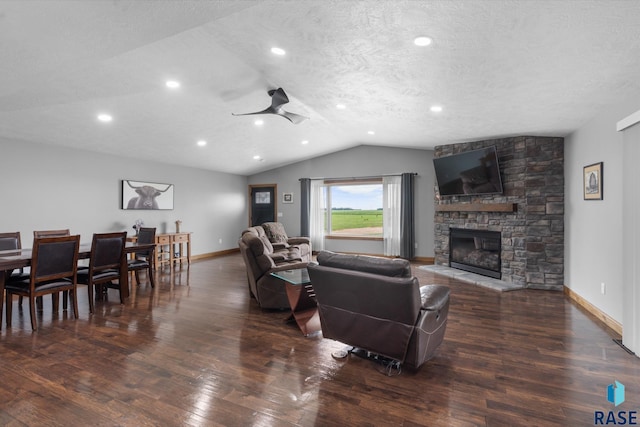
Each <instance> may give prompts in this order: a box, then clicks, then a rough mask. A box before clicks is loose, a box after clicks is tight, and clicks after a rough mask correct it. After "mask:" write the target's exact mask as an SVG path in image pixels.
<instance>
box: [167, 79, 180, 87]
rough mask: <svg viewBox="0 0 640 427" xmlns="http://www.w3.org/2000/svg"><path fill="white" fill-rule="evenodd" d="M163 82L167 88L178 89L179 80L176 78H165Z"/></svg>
mask: <svg viewBox="0 0 640 427" xmlns="http://www.w3.org/2000/svg"><path fill="white" fill-rule="evenodd" d="M165 84H166V85H167V87H168V88H169V89H178V88H179V87H180V82H179V81H176V80H167V82H166V83H165Z"/></svg>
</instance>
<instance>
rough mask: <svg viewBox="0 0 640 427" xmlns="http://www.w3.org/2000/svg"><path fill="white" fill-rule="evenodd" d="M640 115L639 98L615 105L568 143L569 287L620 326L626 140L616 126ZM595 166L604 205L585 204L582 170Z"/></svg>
mask: <svg viewBox="0 0 640 427" xmlns="http://www.w3.org/2000/svg"><path fill="white" fill-rule="evenodd" d="M638 109H640V102H638V98H637V97H632V98H630V99H628V100H626V101H620V102H619V103H617V104H614V105H611V106H609V107H608V108H607V109H606V110H603V111H602V112H601V113H599V114H598V115H596V116H595V117H594V118H593V119H591V120H590V121H588V122H587V123H585V124H584V125H583V126H582V127H581V128H580V129H578V130H577V131H575V132H573V133H572V134H571V135H569V136H568V137H567V138H566V143H565V159H566V165H565V195H566V204H565V212H566V232H565V239H566V242H567V244H566V246H565V260H566V274H565V286H566V287H567V288H569V289H571V292H572V293H574V294H577V295H579V297H580V298H582V299H584V300H586V301H587V302H588V303H590V304H592V305H593V306H594V307H596V308H597V309H598V310H601V311H602V312H603V313H604V314H605V315H606V316H608V317H610V318H611V319H613V320H614V321H615V322H618V323H619V324H622V321H623V318H622V315H623V313H622V310H623V301H624V293H623V275H622V267H623V265H622V260H623V252H622V250H623V246H622V236H623V233H624V230H623V227H622V215H623V211H622V209H623V198H624V197H625V194H624V193H623V190H622V189H623V136H622V133H620V132H616V123H617V122H618V121H619V120H621V119H623V118H625V117H627V116H628V115H629V114H631V113H633V112H635V111H637V110H638ZM596 162H603V164H604V167H603V174H602V175H603V189H604V191H603V196H604V199H603V200H584V199H583V191H582V186H583V182H582V181H583V180H582V174H583V167H584V166H587V165H590V164H593V163H596ZM638 220H640V218H639V219H638ZM602 283H604V284H605V293H604V294H603V293H602V292H601V288H602Z"/></svg>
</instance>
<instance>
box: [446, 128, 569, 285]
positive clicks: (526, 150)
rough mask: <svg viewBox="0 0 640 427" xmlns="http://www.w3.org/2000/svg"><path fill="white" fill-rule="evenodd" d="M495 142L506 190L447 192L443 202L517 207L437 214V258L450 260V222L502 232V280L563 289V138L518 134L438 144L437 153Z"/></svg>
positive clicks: (468, 227) (462, 149)
mask: <svg viewBox="0 0 640 427" xmlns="http://www.w3.org/2000/svg"><path fill="white" fill-rule="evenodd" d="M490 146H495V147H496V150H497V154H498V163H499V165H500V174H501V176H502V184H503V188H504V192H503V194H495V195H494V194H491V195H464V196H454V197H443V198H442V200H440V201H439V204H440V205H452V204H460V205H462V206H464V205H469V204H471V203H479V204H491V203H509V204H516V205H517V210H516V211H515V212H508V213H507V212H466V211H463V210H462V209H461V210H460V211H454V212H436V213H435V224H436V227H435V239H436V247H435V254H436V263H437V264H440V265H449V229H450V228H451V227H456V228H467V229H477V230H489V231H498V232H500V233H501V237H502V251H501V252H502V253H501V260H502V263H501V270H502V271H501V273H502V280H504V281H506V282H510V283H514V284H518V285H522V286H526V287H529V288H538V289H552V290H562V288H563V281H564V280H563V279H564V277H563V273H564V270H563V269H564V141H563V138H551V137H536V136H519V137H511V138H500V139H493V140H486V141H475V142H468V143H460V144H451V145H443V146H438V147H436V149H435V154H434V155H435V157H436V158H439V157H444V156H447V155H451V154H457V153H461V152H465V151H470V150H476V149H480V148H486V147H490Z"/></svg>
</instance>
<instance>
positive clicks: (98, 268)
mask: <svg viewBox="0 0 640 427" xmlns="http://www.w3.org/2000/svg"><path fill="white" fill-rule="evenodd" d="M126 239H127V233H126V232H124V231H123V232H122V233H95V234H94V235H93V241H92V243H91V257H90V259H89V268H83V269H79V270H78V283H79V284H83V285H87V289H88V294H89V312H91V313H93V312H94V304H93V289H94V287H95V288H96V296H97V297H98V298H99V299H102V293H103V292H102V290H103V289H104V288H103V287H104V286H106V287H107V288H110V287H111V288H116V286H114V285H113V281H114V280H119V279H120V271H121V268H122V266H123V263H124V262H125V258H124V257H125V253H124V245H125V242H126ZM117 289H120V285H119V284H118V286H117ZM120 302H121V303H124V298H123V297H122V294H120Z"/></svg>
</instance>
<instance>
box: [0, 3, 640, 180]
mask: <svg viewBox="0 0 640 427" xmlns="http://www.w3.org/2000/svg"><path fill="white" fill-rule="evenodd" d="M638 23H640V2H638V1H608V0H607V1H475V0H474V1H418V0H415V1H399V0H398V1H396V0H393V1H377V0H370V1H348V0H340V1H337V0H333V1H331V0H318V1H303V0H297V1H220V0H217V1H142V0H135V1H134V0H132V1H117V0H109V1H96V0H94V1H88V2H79V1H22V0H21V1H6V0H4V1H1V2H0V57H1V58H2V65H0V141H33V142H39V143H46V144H54V145H62V146H66V147H75V148H79V149H84V150H92V151H98V152H103V153H111V154H117V155H122V156H130V157H134V158H146V159H152V160H156V161H160V162H166V163H172V164H179V165H188V166H192V167H198V168H203V169H209V170H217V171H222V172H229V173H236V174H241V175H249V174H252V173H256V172H259V171H263V170H267V169H271V168H274V167H277V166H280V165H284V164H288V163H292V162H296V161H299V160H303V159H307V158H311V157H315V156H318V155H322V154H326V153H330V152H333V151H337V150H342V149H345V148H349V147H353V146H356V145H361V144H369V145H384V146H400V147H412V148H432V147H434V146H435V145H441V144H447V143H455V142H461V141H469V140H476V139H483V138H490V137H500V136H508V135H516V134H519V135H523V134H535V135H558V136H564V135H566V134H568V133H570V132H571V131H573V130H575V129H576V128H578V127H580V126H581V125H582V124H584V123H585V122H586V121H587V120H589V119H590V118H591V117H593V116H594V115H595V114H597V113H598V112H599V111H601V110H602V109H603V108H605V107H606V106H607V105H609V104H611V103H614V102H616V100H620V99H627V98H630V97H632V96H637V95H640V24H638ZM418 35H427V36H429V37H431V38H433V40H434V42H433V44H432V45H431V46H428V47H423V48H419V47H416V46H415V45H414V44H413V39H414V38H415V37H416V36H418ZM272 46H279V47H281V48H283V49H285V50H286V51H287V54H286V55H285V56H284V57H277V56H274V55H273V54H271V53H270V48H271V47H272ZM169 78H172V79H176V80H179V81H180V82H181V83H182V86H181V88H180V89H178V90H174V91H171V90H169V89H167V88H166V87H165V86H164V82H165V80H167V79H169ZM277 87H282V88H284V90H285V91H286V92H287V94H288V95H289V98H290V101H291V102H290V103H289V104H287V105H286V106H285V109H286V110H287V111H291V112H295V113H299V114H303V115H306V116H309V117H310V120H307V121H304V122H303V123H301V124H299V125H293V124H291V123H290V122H288V121H287V120H285V119H283V118H281V117H277V116H264V120H265V123H264V125H263V126H262V127H257V126H255V125H254V124H253V121H254V120H255V118H256V117H257V116H245V117H234V116H232V115H231V113H246V112H251V111H258V110H262V109H264V108H266V107H267V106H268V105H269V104H270V98H269V96H268V95H267V90H268V89H273V88H277ZM338 103H342V104H345V105H346V106H347V108H346V109H345V110H338V109H336V108H335V106H336V104H338ZM435 104H437V105H442V106H443V108H444V110H443V112H441V113H432V112H431V111H430V110H429V108H430V107H431V106H432V105H435ZM99 112H109V113H110V114H112V115H113V117H114V120H113V122H111V123H108V124H104V123H98V122H97V121H96V115H97V114H98V113H99ZM612 126H613V124H612ZM369 130H374V131H375V135H368V134H367V131H369ZM200 139H204V140H206V141H208V145H207V146H206V147H198V146H196V141H197V140H200ZM302 140H308V141H309V143H308V144H307V145H302V144H301V141H302ZM254 155H260V156H262V158H263V160H262V161H256V160H253V156H254Z"/></svg>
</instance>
